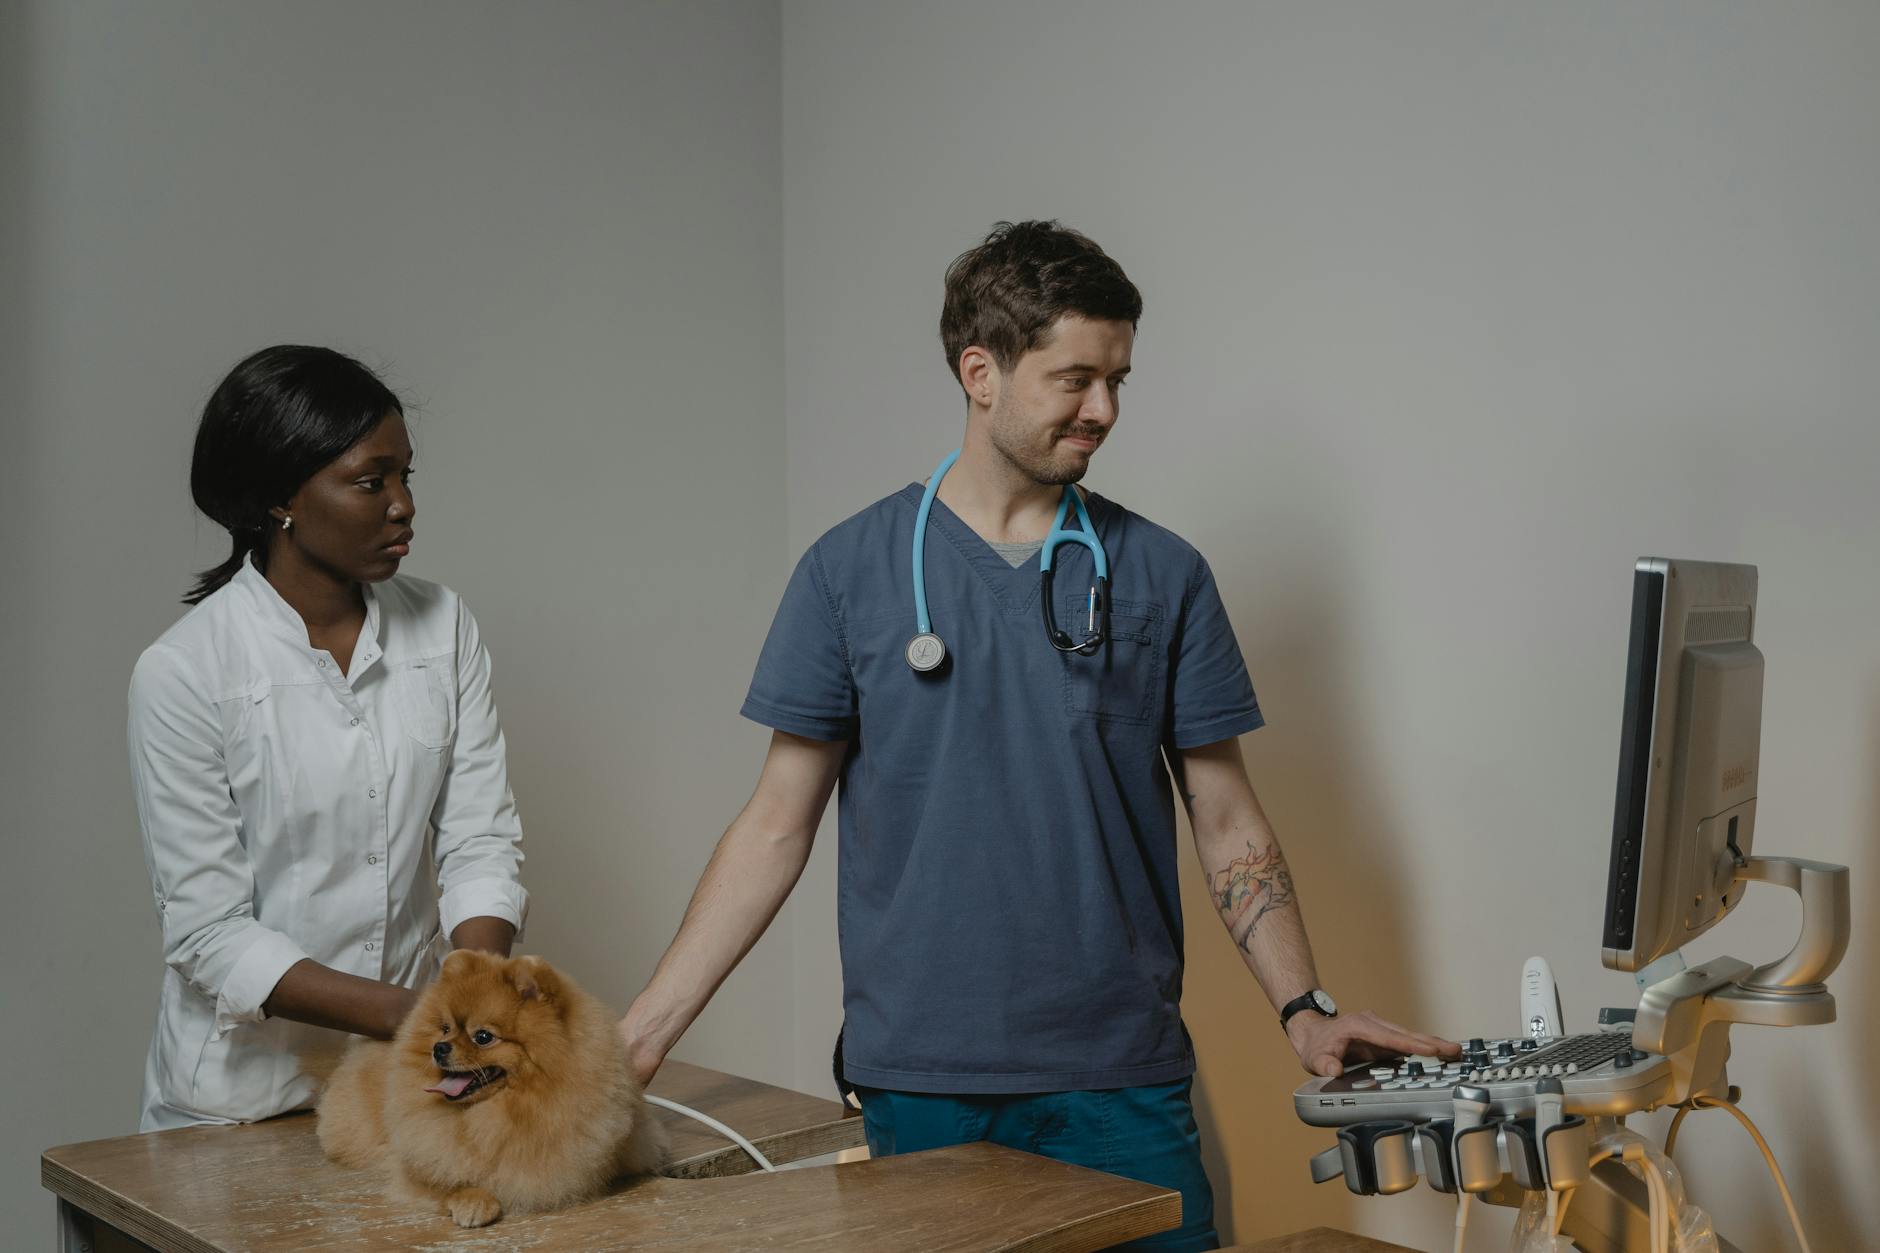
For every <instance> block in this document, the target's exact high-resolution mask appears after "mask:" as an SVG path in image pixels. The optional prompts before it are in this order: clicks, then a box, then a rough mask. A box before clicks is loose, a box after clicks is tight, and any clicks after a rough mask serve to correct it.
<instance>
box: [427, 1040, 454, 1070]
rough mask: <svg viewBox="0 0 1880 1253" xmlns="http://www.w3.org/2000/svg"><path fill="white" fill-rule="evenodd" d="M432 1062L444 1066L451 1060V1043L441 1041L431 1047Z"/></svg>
mask: <svg viewBox="0 0 1880 1253" xmlns="http://www.w3.org/2000/svg"><path fill="white" fill-rule="evenodd" d="M431 1060H432V1061H434V1062H436V1063H437V1064H438V1065H440V1066H442V1065H443V1064H444V1063H445V1062H447V1061H449V1060H450V1041H449V1040H439V1041H438V1042H437V1043H436V1044H433V1045H432V1046H431Z"/></svg>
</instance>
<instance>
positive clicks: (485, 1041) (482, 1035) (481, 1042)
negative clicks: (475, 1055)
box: [470, 1031, 496, 1049]
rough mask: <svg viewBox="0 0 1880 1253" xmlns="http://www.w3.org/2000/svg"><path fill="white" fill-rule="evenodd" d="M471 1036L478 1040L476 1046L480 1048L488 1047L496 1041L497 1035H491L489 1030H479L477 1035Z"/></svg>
mask: <svg viewBox="0 0 1880 1253" xmlns="http://www.w3.org/2000/svg"><path fill="white" fill-rule="evenodd" d="M470 1038H471V1039H472V1040H474V1041H476V1046H477V1047H478V1048H480V1049H486V1048H488V1047H489V1046H490V1045H492V1044H494V1043H496V1037H495V1036H493V1035H491V1034H490V1033H489V1032H487V1031H479V1032H477V1033H476V1034H475V1035H473V1036H471V1037H470Z"/></svg>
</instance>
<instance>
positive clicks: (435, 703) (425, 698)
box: [392, 657, 454, 748]
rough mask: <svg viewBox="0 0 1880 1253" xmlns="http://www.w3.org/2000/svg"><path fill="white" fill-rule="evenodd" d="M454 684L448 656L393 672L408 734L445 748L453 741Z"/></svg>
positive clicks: (417, 739) (399, 706)
mask: <svg viewBox="0 0 1880 1253" xmlns="http://www.w3.org/2000/svg"><path fill="white" fill-rule="evenodd" d="M452 686H454V680H453V678H452V676H451V665H450V659H449V658H447V657H431V658H426V659H425V660H422V661H414V662H412V663H411V664H409V665H407V666H405V667H403V668H402V669H400V670H398V671H397V672H396V673H394V674H393V676H392V687H393V689H394V690H395V691H396V692H397V694H398V709H399V713H400V715H401V716H402V717H403V718H404V722H405V734H406V735H408V736H410V737H411V738H412V739H414V740H416V741H417V742H418V743H420V744H422V745H424V746H425V747H426V748H443V747H445V746H446V745H448V744H449V743H450V739H451V731H452V725H451V724H452V718H451V706H452V703H453V702H452V701H451V698H450V697H451V687H452Z"/></svg>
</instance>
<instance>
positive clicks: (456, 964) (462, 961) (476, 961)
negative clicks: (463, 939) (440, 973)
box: [444, 948, 490, 977]
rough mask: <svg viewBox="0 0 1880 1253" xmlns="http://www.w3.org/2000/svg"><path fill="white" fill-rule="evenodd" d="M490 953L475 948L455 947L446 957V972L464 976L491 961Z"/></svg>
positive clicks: (451, 974)
mask: <svg viewBox="0 0 1880 1253" xmlns="http://www.w3.org/2000/svg"><path fill="white" fill-rule="evenodd" d="M489 960H490V955H489V954H488V953H483V952H478V951H477V950H476V949H473V948H454V949H452V950H451V951H450V955H449V956H448V957H446V958H445V959H444V974H446V975H450V976H455V977H462V976H463V975H467V974H469V973H470V972H471V971H473V970H477V969H479V968H481V967H483V966H485V965H487V964H488V963H489Z"/></svg>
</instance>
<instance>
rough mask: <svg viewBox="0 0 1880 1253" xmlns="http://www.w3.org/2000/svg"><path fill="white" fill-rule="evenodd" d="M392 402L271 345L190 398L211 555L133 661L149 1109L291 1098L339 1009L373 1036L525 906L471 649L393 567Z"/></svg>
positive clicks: (307, 353)
mask: <svg viewBox="0 0 1880 1253" xmlns="http://www.w3.org/2000/svg"><path fill="white" fill-rule="evenodd" d="M411 461H412V451H411V440H410V438H409V435H408V433H407V432H406V429H405V420H404V407H403V405H401V404H400V403H399V400H398V398H397V397H396V396H395V395H393V394H392V392H391V391H390V390H389V389H388V388H386V386H385V385H384V384H383V383H382V382H381V381H380V380H379V379H378V378H377V377H376V376H375V375H373V373H372V372H371V371H370V370H368V369H366V368H365V367H364V366H362V365H360V364H359V363H358V362H357V361H354V360H352V359H351V358H350V357H347V356H344V355H342V354H340V353H337V352H334V351H331V350H330V349H324V348H309V347H300V346H294V345H284V346H279V347H274V348H267V349H263V350H262V351H260V352H257V353H255V354H254V355H253V356H250V357H249V358H247V359H246V360H245V361H243V362H242V363H241V364H240V365H238V366H236V367H235V369H234V370H233V371H231V372H230V374H229V376H228V377H227V378H226V379H224V380H223V381H222V383H221V385H220V386H218V387H217V388H216V390H215V392H214V394H213V395H212V396H210V398H209V402H208V404H207V406H206V407H205V408H204V410H203V415H202V423H201V425H200V427H199V428H198V430H197V434H196V449H195V457H194V461H193V463H192V466H191V469H190V489H191V493H192V495H193V496H194V498H195V501H196V505H197V507H198V508H200V509H201V510H202V511H203V512H204V513H205V514H207V515H208V516H209V517H210V518H211V519H213V520H214V521H215V522H217V523H219V524H220V525H221V526H223V527H224V528H225V529H227V531H228V532H229V535H230V538H231V540H232V542H233V551H232V552H231V554H230V556H229V559H228V560H227V561H225V562H223V563H222V564H221V565H219V566H217V567H215V568H214V569H212V570H208V571H205V572H204V573H203V574H202V575H201V576H200V579H199V581H198V583H197V585H196V587H195V588H194V589H193V590H192V591H191V593H190V594H189V595H188V596H187V597H185V603H187V604H191V605H193V606H194V608H193V609H191V610H190V612H189V613H187V614H185V615H184V616H183V618H182V619H181V620H179V621H178V622H177V623H176V625H174V626H173V627H171V628H170V629H169V630H168V631H166V632H164V634H163V635H162V637H161V638H159V639H158V640H157V642H156V643H155V644H153V645H151V646H150V648H149V649H147V650H146V651H145V652H144V654H143V656H142V657H141V658H139V660H138V662H137V666H136V669H135V671H134V673H133V674H132V677H131V688H130V754H131V779H132V784H133V787H134V790H135V793H136V801H137V813H138V818H139V821H140V823H141V825H142V827H143V837H144V852H145V857H146V861H147V864H148V866H149V871H150V882H151V889H152V891H153V892H154V894H155V896H156V906H157V916H158V919H159V921H160V924H161V928H162V933H163V957H164V963H165V966H166V967H167V969H166V970H165V972H164V977H163V990H162V997H161V1001H160V1004H159V1007H158V1012H157V1026H156V1032H155V1035H154V1038H153V1039H152V1040H151V1044H150V1053H149V1057H148V1060H147V1063H146V1066H145V1072H144V1094H143V1118H142V1127H143V1130H146V1131H151V1130H158V1129H161V1128H167V1127H176V1126H185V1125H189V1124H193V1123H214V1122H247V1121H251V1120H253V1119H258V1118H266V1117H269V1116H270V1115H273V1114H279V1113H283V1112H285V1111H287V1110H292V1109H299V1108H304V1107H306V1106H307V1105H309V1104H310V1103H311V1102H312V1100H313V1098H314V1096H315V1093H316V1082H315V1078H314V1076H313V1074H312V1073H310V1070H309V1063H310V1062H311V1061H313V1060H314V1059H316V1058H320V1057H323V1056H325V1055H328V1054H330V1053H331V1052H332V1051H333V1050H334V1049H335V1048H336V1047H337V1046H338V1044H339V1043H340V1042H341V1040H342V1037H340V1036H338V1035H336V1034H334V1033H335V1032H356V1033H358V1034H361V1035H368V1036H378V1037H385V1036H389V1035H390V1034H391V1033H392V1032H393V1030H394V1029H395V1028H396V1027H397V1025H398V1023H399V1021H400V1020H401V1019H402V1018H403V1017H404V1014H405V1012H406V1011H407V1010H408V1009H409V1008H410V1006H411V1004H412V1003H413V1002H414V1001H415V999H416V997H415V993H414V992H413V991H412V990H411V989H413V988H414V987H416V986H417V985H419V984H421V983H423V982H426V981H428V980H429V979H431V978H432V977H433V976H434V975H435V973H436V969H437V963H438V960H439V958H440V956H441V954H442V952H443V951H444V950H445V949H447V948H449V947H457V948H482V949H489V950H493V951H496V952H500V953H507V952H508V951H509V946H510V943H511V941H512V940H513V939H514V937H515V934H516V932H517V930H518V929H519V928H520V927H521V925H522V921H523V917H524V915H525V913H526V911H527V896H526V894H525V893H524V892H523V890H522V886H521V883H520V882H519V879H518V873H517V872H518V867H519V865H520V863H521V861H522V853H521V849H520V842H521V838H522V829H521V825H520V823H519V821H518V819H517V816H516V807H515V801H514V798H513V797H512V796H511V795H510V791H509V784H508V775H507V770H506V768H505V765H504V749H503V737H502V732H501V731H500V730H499V729H498V727H497V720H496V705H495V702H494V700H493V699H492V697H491V694H490V666H489V655H488V653H486V652H485V651H484V648H483V645H482V642H481V640H480V639H479V637H478V634H477V626H476V621H475V619H473V618H472V617H471V616H470V612H469V610H467V609H466V608H465V607H464V606H463V603H462V602H461V601H460V600H459V599H458V598H457V596H456V594H455V593H453V592H451V591H450V590H449V589H448V588H444V587H440V586H438V585H437V584H434V583H427V582H425V581H423V580H421V579H415V578H411V577H409V576H405V575H400V574H398V566H399V563H400V561H402V560H403V559H404V557H405V556H406V555H407V554H408V553H409V552H410V545H411V541H412V534H413V532H412V519H413V515H414V512H415V510H414V506H413V504H412V496H411V486H410V480H411Z"/></svg>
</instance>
